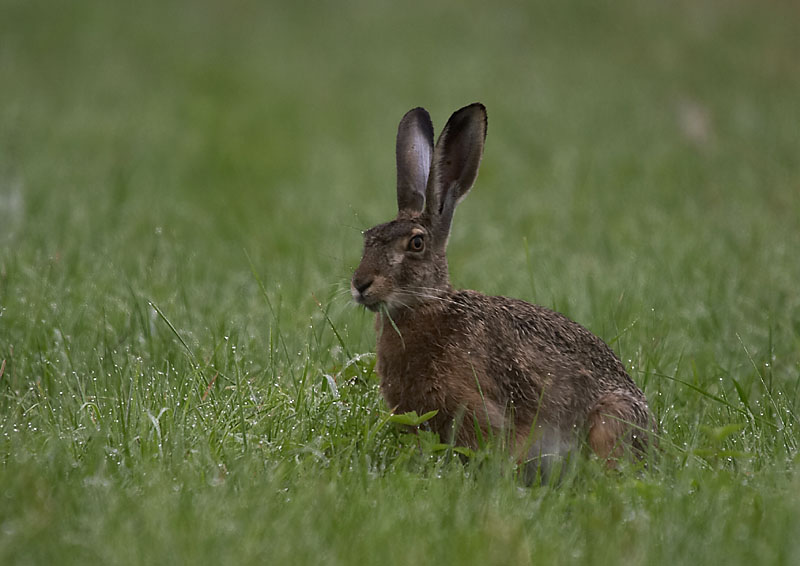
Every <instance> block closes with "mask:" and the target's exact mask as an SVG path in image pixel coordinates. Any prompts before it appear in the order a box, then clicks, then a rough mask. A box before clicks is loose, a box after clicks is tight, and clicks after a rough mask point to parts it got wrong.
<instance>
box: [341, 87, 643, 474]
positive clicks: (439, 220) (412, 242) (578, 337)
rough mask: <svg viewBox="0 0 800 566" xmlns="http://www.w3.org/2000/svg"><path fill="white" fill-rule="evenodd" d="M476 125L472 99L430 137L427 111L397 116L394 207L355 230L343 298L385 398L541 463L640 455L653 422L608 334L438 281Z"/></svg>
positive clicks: (481, 119)
mask: <svg viewBox="0 0 800 566" xmlns="http://www.w3.org/2000/svg"><path fill="white" fill-rule="evenodd" d="M486 124H487V121H486V109H485V108H484V106H483V105H482V104H479V103H475V104H471V105H469V106H466V107H464V108H462V109H461V110H458V111H457V112H455V113H454V114H453V115H452V116H451V117H450V119H449V120H448V121H447V125H445V127H444V130H442V133H441V135H440V136H439V140H438V141H437V142H436V146H435V147H434V145H433V125H432V123H431V119H430V116H429V114H428V112H427V111H425V110H424V109H423V108H415V109H413V110H411V111H409V112H408V113H407V114H406V115H405V116H404V117H403V119H402V120H401V121H400V125H399V127H398V131H397V207H398V212H397V218H396V219H394V220H392V221H391V222H387V223H386V224H380V225H379V226H375V227H374V228H371V229H370V230H367V231H366V232H365V233H364V254H363V257H362V259H361V263H360V265H359V266H358V268H357V269H356V271H355V273H354V274H353V278H352V281H351V293H352V295H353V298H354V300H355V301H356V302H357V303H359V304H361V305H364V306H365V307H367V308H368V309H370V310H372V311H375V312H376V313H377V315H376V331H377V334H378V336H377V366H376V370H377V373H378V375H379V376H380V379H381V390H382V392H383V395H384V397H385V398H386V402H387V403H388V405H389V407H390V408H391V409H393V410H395V411H397V412H401V413H402V412H407V411H416V412H417V413H420V414H422V413H423V412H427V411H432V410H438V413H437V414H436V416H435V417H434V418H433V419H432V420H431V421H430V424H431V427H432V428H433V430H434V431H436V432H438V433H439V435H440V437H441V438H442V439H443V440H449V441H453V442H455V443H456V444H459V445H466V446H468V447H472V448H475V447H477V445H478V444H479V441H480V440H479V439H480V437H482V436H484V435H492V434H500V435H505V436H504V438H508V439H509V440H510V442H511V446H512V449H513V450H514V452H515V454H516V456H517V457H518V458H520V459H524V460H529V461H531V462H536V463H537V464H538V467H541V470H542V473H543V474H546V473H547V469H546V468H547V467H549V466H550V465H551V464H552V462H553V461H554V460H555V459H559V458H561V457H563V456H566V455H567V454H568V453H569V452H570V451H572V450H573V449H574V448H575V447H577V446H578V445H579V444H582V443H583V442H585V443H586V444H588V446H589V447H590V448H591V449H592V450H593V451H594V452H595V453H596V454H597V455H598V456H599V457H600V458H602V459H604V460H605V461H606V462H608V463H609V465H612V466H613V465H614V463H615V462H616V460H618V459H619V458H620V457H621V456H622V454H623V453H625V452H630V453H633V454H634V455H641V454H643V453H644V452H645V451H646V449H647V445H648V442H649V438H650V434H648V433H652V431H653V430H654V421H653V418H652V416H651V414H650V410H649V408H648V406H647V400H646V399H645V396H644V394H643V393H642V391H641V390H640V389H639V388H638V387H637V386H636V384H635V383H634V382H633V380H632V379H631V378H630V377H629V376H628V374H627V372H626V371H625V368H624V366H623V365H622V363H621V362H620V360H619V358H617V356H616V355H615V354H614V352H613V351H612V350H611V348H609V347H608V345H606V344H605V343H604V342H603V341H602V340H601V339H600V338H598V337H597V336H595V335H594V334H592V333H591V332H589V331H588V330H586V329H585V328H584V327H582V326H581V325H579V324H577V323H575V322H573V321H572V320H570V319H568V318H567V317H565V316H564V315H562V314H559V313H557V312H554V311H552V310H550V309H547V308H545V307H541V306H537V305H532V304H530V303H526V302H524V301H521V300H517V299H510V298H507V297H489V296H486V295H483V294H481V293H478V292H476V291H457V290H455V289H453V287H452V286H451V284H450V278H449V274H448V268H447V258H446V256H445V251H446V248H447V240H448V236H449V233H450V224H451V222H452V220H453V213H454V212H455V208H456V205H458V203H460V202H461V200H462V199H463V198H464V197H465V196H466V194H467V192H469V190H470V189H471V188H472V185H473V183H474V182H475V178H476V177H477V174H478V166H479V165H480V162H481V157H482V155H483V146H484V139H485V137H486ZM509 436H510V438H509ZM534 467H537V466H534Z"/></svg>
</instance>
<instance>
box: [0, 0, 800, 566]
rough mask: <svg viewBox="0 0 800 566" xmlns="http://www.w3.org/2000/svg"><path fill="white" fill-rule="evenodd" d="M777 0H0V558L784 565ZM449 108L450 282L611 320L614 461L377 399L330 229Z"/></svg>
mask: <svg viewBox="0 0 800 566" xmlns="http://www.w3.org/2000/svg"><path fill="white" fill-rule="evenodd" d="M798 26H800V9H798V5H797V3H795V2H792V1H790V0H784V1H775V2H769V3H766V4H763V3H758V2H747V1H745V0H734V1H731V2H723V1H721V0H719V1H700V2H695V1H689V0H679V1H676V2H669V3H666V2H665V3H656V2H633V1H627V0H626V1H623V2H610V1H601V2H589V1H578V0H574V1H573V0H570V1H568V2H562V3H545V2H528V3H523V2H518V3H517V2H510V1H505V0H502V1H499V2H478V1H477V0H466V1H464V2H455V1H451V0H445V1H444V2H440V3H428V2H419V1H417V0H412V1H410V2H404V3H390V2H385V1H383V0H379V1H376V2H367V1H365V0H356V1H354V2H349V3H333V2H294V3H289V2H286V3H278V2H255V1H251V0H235V1H233V2H227V3H222V2H214V1H211V0H201V1H198V2H188V1H181V0H176V1H170V2H150V1H146V2H142V3H121V2H100V1H96V0H78V1H76V2H70V3H54V2H47V1H44V0H33V1H23V0H0V564H8V565H12V564H13V565H26V564H56V563H57V564H120V565H124V564H159V563H161V564H181V563H183V564H190V563H209V564H237V565H241V564H381V565H382V566H390V565H393V564H534V563H538V564H650V565H657V564H681V563H692V564H731V565H733V564H753V563H758V564H797V563H798V562H800V537H798V534H800V497H799V496H798V495H797V494H798V493H800V475H799V474H798V473H797V471H796V468H797V465H798V460H799V459H800V456H799V455H798V443H799V442H800V430H798V427H800V421H799V420H798V419H800V390H799V389H798V388H799V387H800V288H799V286H798V282H799V281H800V261H798V259H799V258H800V253H799V252H798V250H800V103H799V102H798V101H800V57H798V53H800V34H798V33H797V29H798ZM474 101H481V102H483V103H484V104H485V105H486V107H487V109H488V114H489V127H488V137H487V144H486V152H485V155H484V160H483V165H482V168H481V172H480V175H479V177H478V181H477V183H476V186H475V188H474V189H473V191H472V192H471V194H470V195H469V197H468V198H467V199H466V200H465V201H464V202H463V203H462V205H461V206H460V207H459V209H458V212H457V214H456V218H455V221H454V224H453V233H452V237H451V239H450V244H449V261H450V271H451V276H452V278H453V283H454V285H456V286H457V287H461V288H471V289H478V290H481V291H483V292H486V293H490V294H502V295H508V296H514V297H519V298H523V299H525V300H528V301H531V302H536V303H539V304H543V305H545V306H548V307H551V308H554V309H556V310H559V311H560V312H563V313H565V314H567V315H568V316H570V317H571V318H573V319H575V320H577V321H579V322H580V323H582V324H583V325H585V326H586V327H588V328H589V329H590V330H592V331H593V332H595V333H596V334H598V335H599V336H601V337H602V338H604V339H605V340H606V341H607V342H609V343H610V344H611V345H612V347H613V348H614V350H615V351H616V352H617V354H618V355H619V356H620V358H621V359H622V360H623V362H624V363H625V365H626V367H627V368H628V370H629V372H630V374H631V376H632V377H633V378H634V380H635V381H636V382H637V383H638V384H639V385H640V386H641V387H642V388H643V390H644V391H645V394H646V395H647V397H648V400H649V401H650V404H651V407H652V409H653V411H654V413H655V415H656V418H657V420H658V424H659V430H660V438H659V446H660V448H659V453H658V454H657V455H654V456H653V457H652V458H651V459H650V460H649V461H648V465H647V467H646V469H641V468H640V467H637V466H635V465H623V466H622V467H621V469H620V470H619V471H617V472H608V471H606V470H604V469H603V467H602V466H601V465H600V463H598V462H597V461H596V460H594V459H592V458H590V457H588V456H587V457H582V458H580V459H579V461H578V463H577V465H576V466H575V467H574V468H573V469H571V470H570V471H569V474H568V475H567V477H565V478H564V480H563V481H562V482H561V484H560V485H557V486H552V485H544V486H539V485H535V486H532V487H522V486H521V484H520V482H519V480H518V478H517V476H516V472H515V470H514V467H513V465H511V463H510V462H509V459H508V458H507V457H505V456H504V455H503V454H502V451H500V450H496V449H495V450H493V449H491V448H490V449H487V450H485V451H482V452H480V453H478V454H476V455H474V457H472V458H470V459H466V460H465V459H462V458H458V457H455V456H454V453H453V451H452V450H451V449H444V450H441V449H439V447H437V446H436V445H435V443H434V442H432V441H431V439H429V438H428V437H426V436H424V435H423V436H421V437H417V436H414V435H411V434H408V433H406V432H405V431H404V430H403V429H402V428H401V427H399V426H398V425H397V424H396V423H393V422H392V421H391V419H390V414H389V412H388V408H387V407H386V406H385V404H384V403H383V401H382V399H381V397H380V391H379V388H378V379H377V377H376V375H375V374H374V347H375V345H374V331H373V318H372V315H371V314H370V313H368V312H365V311H363V310H362V309H360V308H356V306H355V305H353V304H352V303H351V301H350V297H349V291H348V285H349V278H350V276H351V274H352V270H353V269H354V268H355V266H356V265H357V262H358V260H359V257H360V252H361V230H363V229H366V228H368V227H370V226H372V225H374V224H376V223H378V222H384V221H386V220H388V219H390V218H391V217H392V216H393V214H394V212H395V206H396V204H395V195H394V184H395V169H394V136H395V133H396V127H397V123H398V121H399V119H400V118H401V117H402V115H403V114H404V113H405V112H406V111H407V110H408V109H410V108H412V107H415V106H424V107H426V108H428V110H429V111H430V112H431V115H432V116H433V120H434V124H435V126H436V128H437V132H438V129H439V128H441V127H442V125H443V124H444V122H445V121H446V119H447V117H448V116H449V115H450V113H451V112H452V111H453V110H455V109H457V108H459V107H461V106H464V105H466V104H468V103H471V102H474Z"/></svg>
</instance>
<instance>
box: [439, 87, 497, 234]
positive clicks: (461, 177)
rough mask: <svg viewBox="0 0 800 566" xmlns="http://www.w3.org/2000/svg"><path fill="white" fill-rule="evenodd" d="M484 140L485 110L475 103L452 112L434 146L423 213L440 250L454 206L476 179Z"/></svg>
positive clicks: (448, 228)
mask: <svg viewBox="0 0 800 566" xmlns="http://www.w3.org/2000/svg"><path fill="white" fill-rule="evenodd" d="M485 139H486V108H485V107H484V106H483V104H481V103H479V102H476V103H474V104H470V105H469V106H465V107H464V108H462V109H461V110H458V111H456V112H454V113H453V115H452V116H450V119H449V120H448V121H447V125H446V126H445V127H444V130H442V133H441V134H440V135H439V141H437V142H436V149H435V150H434V152H433V171H432V173H431V176H430V179H428V187H427V202H426V207H427V208H426V210H427V213H428V215H430V217H431V220H432V225H433V228H434V231H435V233H436V236H437V238H436V239H437V242H438V243H439V245H441V246H442V247H443V248H444V247H446V246H447V238H448V235H449V234H450V223H451V222H452V221H453V212H454V211H455V209H456V205H457V204H458V203H459V202H461V200H462V199H463V198H464V197H465V196H466V194H467V192H469V190H470V189H471V188H472V185H473V183H475V178H476V177H477V176H478V166H479V165H480V163H481V157H483V143H484V140H485Z"/></svg>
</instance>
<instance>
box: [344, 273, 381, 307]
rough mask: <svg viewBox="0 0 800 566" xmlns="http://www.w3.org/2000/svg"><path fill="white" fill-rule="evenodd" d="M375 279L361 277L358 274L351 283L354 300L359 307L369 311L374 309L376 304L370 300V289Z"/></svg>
mask: <svg viewBox="0 0 800 566" xmlns="http://www.w3.org/2000/svg"><path fill="white" fill-rule="evenodd" d="M373 281H374V279H373V278H372V277H367V276H363V275H360V274H359V273H358V272H356V274H355V275H353V279H352V280H351V281H350V293H351V294H352V295H353V300H354V301H355V302H357V303H358V304H359V305H364V306H365V307H367V308H368V309H374V308H375V306H376V305H375V304H374V302H373V301H371V300H370V295H369V288H370V287H371V286H372V283H373Z"/></svg>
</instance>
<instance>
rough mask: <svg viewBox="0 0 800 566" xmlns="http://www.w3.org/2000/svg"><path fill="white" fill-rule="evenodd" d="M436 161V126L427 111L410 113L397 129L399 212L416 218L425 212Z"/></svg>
mask: <svg viewBox="0 0 800 566" xmlns="http://www.w3.org/2000/svg"><path fill="white" fill-rule="evenodd" d="M432 158H433V123H432V122H431V117H430V114H428V112H427V111H426V110H425V109H424V108H414V109H413V110H409V111H408V112H407V113H406V115H405V116H403V119H402V120H400V125H399V126H398V127H397V211H398V214H404V213H405V214H408V215H411V216H415V215H417V214H419V213H421V212H422V210H423V209H424V208H425V187H426V186H427V184H428V175H429V174H430V171H431V159H432Z"/></svg>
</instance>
